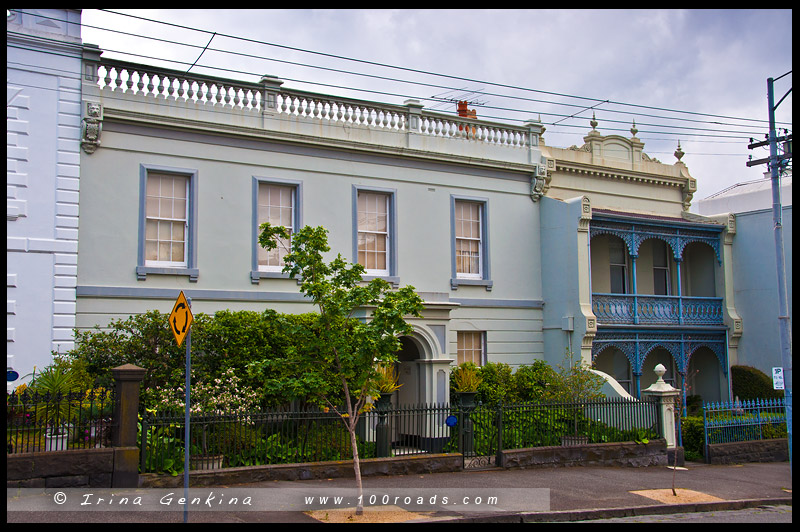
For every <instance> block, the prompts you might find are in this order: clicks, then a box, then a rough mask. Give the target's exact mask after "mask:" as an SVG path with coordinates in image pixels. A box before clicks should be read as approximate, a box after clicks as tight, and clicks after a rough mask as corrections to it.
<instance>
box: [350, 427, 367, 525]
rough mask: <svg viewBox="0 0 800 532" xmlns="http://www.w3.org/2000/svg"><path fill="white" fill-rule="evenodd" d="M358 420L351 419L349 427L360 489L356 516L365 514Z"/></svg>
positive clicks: (357, 485)
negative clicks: (359, 455)
mask: <svg viewBox="0 0 800 532" xmlns="http://www.w3.org/2000/svg"><path fill="white" fill-rule="evenodd" d="M355 421H356V419H355V418H351V419H350V423H348V425H347V430H348V431H349V432H350V445H351V446H352V447H353V470H354V471H355V474H356V488H357V489H358V504H357V505H356V515H361V514H363V513H364V489H363V486H362V485H361V462H360V461H359V459H358V445H357V444H356V423H355Z"/></svg>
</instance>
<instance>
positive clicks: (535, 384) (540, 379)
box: [512, 360, 558, 402]
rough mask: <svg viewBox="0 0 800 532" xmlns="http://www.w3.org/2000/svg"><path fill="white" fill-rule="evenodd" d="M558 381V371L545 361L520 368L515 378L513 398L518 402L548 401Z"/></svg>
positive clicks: (537, 361) (538, 361)
mask: <svg viewBox="0 0 800 532" xmlns="http://www.w3.org/2000/svg"><path fill="white" fill-rule="evenodd" d="M557 380H558V375H557V374H556V371H555V370H554V369H553V368H552V367H551V366H550V364H548V363H547V362H545V361H544V360H536V361H535V362H534V363H533V364H530V365H526V366H520V367H519V368H517V371H516V372H515V373H514V377H513V382H512V385H513V397H514V400H515V401H518V402H528V401H534V402H538V401H547V400H549V399H551V398H552V397H551V390H552V387H553V386H554V385H555V383H556V381H557Z"/></svg>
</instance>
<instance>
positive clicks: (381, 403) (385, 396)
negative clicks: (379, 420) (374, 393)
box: [375, 392, 394, 410]
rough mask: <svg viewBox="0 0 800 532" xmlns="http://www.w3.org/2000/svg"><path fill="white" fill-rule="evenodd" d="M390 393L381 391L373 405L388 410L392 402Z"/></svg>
mask: <svg viewBox="0 0 800 532" xmlns="http://www.w3.org/2000/svg"><path fill="white" fill-rule="evenodd" d="M392 395H394V394H392V393H383V392H381V396H380V397H379V398H378V400H377V401H375V407H376V408H377V409H378V410H388V409H389V407H390V406H391V404H392Z"/></svg>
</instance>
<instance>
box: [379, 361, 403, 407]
mask: <svg viewBox="0 0 800 532" xmlns="http://www.w3.org/2000/svg"><path fill="white" fill-rule="evenodd" d="M399 379H400V376H399V375H398V373H397V369H396V368H395V367H394V364H388V363H384V364H379V365H378V367H377V368H376V374H375V380H374V383H375V388H376V389H377V390H378V393H380V399H378V401H377V405H378V406H379V407H380V406H386V405H388V404H389V400H390V399H391V397H392V394H393V393H394V392H396V391H397V390H398V389H399V388H400V387H401V386H402V384H400V383H399V382H398V381H399Z"/></svg>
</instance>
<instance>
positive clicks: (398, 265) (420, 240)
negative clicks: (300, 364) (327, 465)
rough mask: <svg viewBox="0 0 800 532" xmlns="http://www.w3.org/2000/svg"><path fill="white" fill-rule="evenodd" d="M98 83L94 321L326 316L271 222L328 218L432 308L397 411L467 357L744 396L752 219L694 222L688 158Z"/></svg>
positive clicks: (131, 81)
mask: <svg viewBox="0 0 800 532" xmlns="http://www.w3.org/2000/svg"><path fill="white" fill-rule="evenodd" d="M82 81H83V87H82V100H83V101H82V109H83V112H84V120H87V121H90V122H92V123H94V124H97V125H99V126H100V127H99V128H96V129H95V131H100V132H101V133H100V134H98V135H96V136H94V137H92V138H85V139H83V140H84V147H85V149H84V152H83V153H82V156H81V175H82V188H81V218H80V239H81V240H80V249H79V256H78V286H77V297H78V305H77V317H76V321H77V326H78V327H79V328H90V327H93V326H95V325H100V326H103V325H105V324H107V323H108V322H109V321H110V320H111V319H113V318H123V317H127V316H128V315H130V314H135V313H141V312H145V311H147V310H150V309H155V308H157V309H160V310H161V311H163V312H169V310H170V309H171V307H172V303H173V302H174V300H175V297H176V296H177V294H178V292H179V291H180V290H183V291H184V292H185V293H186V294H187V295H188V296H189V297H190V298H191V299H192V306H193V311H194V312H206V313H213V312H215V311H216V310H220V309H226V308H230V309H232V310H239V309H250V310H258V311H260V310H264V309H265V308H272V309H275V310H278V311H280V312H308V311H311V310H313V309H312V308H311V306H310V304H309V302H308V301H307V300H306V299H304V297H303V295H302V294H300V293H299V291H298V288H297V283H296V282H295V281H293V280H291V279H289V278H287V276H286V275H285V274H283V273H282V272H281V267H282V262H281V261H282V255H281V253H280V252H279V251H276V252H274V253H270V254H268V253H265V252H264V251H263V250H261V249H260V248H259V247H258V246H257V227H258V225H259V224H260V223H262V222H264V221H270V222H272V223H276V224H277V223H279V224H281V225H286V226H287V227H290V228H291V229H292V230H297V229H298V228H300V227H302V226H304V225H312V226H317V225H322V226H324V227H325V228H326V229H328V231H329V243H330V246H331V249H332V252H333V253H334V254H335V253H341V254H342V255H343V256H344V257H346V258H348V259H349V260H351V261H353V262H359V263H361V264H363V265H364V266H365V268H366V270H367V278H372V277H381V278H384V279H386V280H388V281H389V282H390V283H392V284H394V285H395V286H401V285H413V286H414V287H415V289H416V290H417V292H418V293H419V294H420V295H421V296H422V298H423V300H424V301H425V310H424V312H423V317H422V318H418V319H413V320H411V323H412V324H413V327H414V332H413V334H412V335H410V336H409V337H406V338H403V346H404V347H403V350H402V351H401V352H400V354H399V360H400V362H399V370H400V376H401V382H402V383H403V384H404V386H403V387H402V388H400V390H399V391H398V392H397V393H398V397H397V398H396V401H397V402H400V403H404V404H408V403H422V402H427V403H430V402H446V401H447V398H448V390H449V373H450V369H451V367H452V366H453V365H454V364H457V363H460V362H464V361H474V362H476V363H478V364H483V363H486V362H487V361H495V362H504V363H508V364H510V365H511V366H512V367H517V366H519V365H522V364H529V363H532V362H533V361H534V360H537V359H545V360H547V361H548V362H550V363H552V364H556V363H559V362H561V361H562V359H563V356H564V350H565V349H566V348H567V347H572V349H573V351H574V352H576V353H578V352H579V353H580V356H581V357H582V358H583V359H584V360H585V361H586V362H587V363H590V362H594V363H595V365H596V367H597V368H598V369H599V370H601V371H603V372H604V373H606V374H608V375H609V379H610V381H613V383H614V386H615V387H616V388H617V389H618V390H622V389H623V388H625V389H626V390H627V391H628V392H629V393H631V394H633V395H636V394H637V392H638V390H639V389H641V388H643V387H645V385H646V384H647V383H646V382H644V380H642V379H640V378H639V377H640V376H641V375H642V374H643V367H644V364H645V363H646V364H647V365H648V367H650V366H655V364H656V363H657V362H662V363H663V362H666V364H665V365H666V366H667V367H668V368H673V369H672V371H673V373H672V374H671V375H668V377H669V376H671V377H672V378H674V376H675V375H676V374H679V375H686V374H688V372H689V370H690V369H692V368H693V364H694V365H696V366H700V367H701V368H702V371H701V373H700V375H701V377H696V378H698V379H699V380H698V382H700V380H702V379H707V380H708V383H706V382H705V381H702V382H703V384H702V386H701V385H697V386H698V388H700V387H702V389H703V390H707V391H706V392H705V393H707V394H711V396H710V397H709V399H712V396H713V398H714V399H717V398H719V397H727V395H728V394H727V388H728V385H727V377H726V376H727V371H728V367H729V363H730V359H731V358H732V357H735V349H736V340H737V339H738V335H740V334H741V330H742V327H741V321H740V320H738V316H736V313H735V309H734V308H733V300H732V293H730V294H729V291H730V290H729V287H728V284H727V283H728V282H729V275H730V272H729V269H730V257H729V251H730V242H729V240H730V239H731V238H732V236H733V234H734V228H735V225H734V223H733V221H732V220H733V219H732V218H731V219H728V218H727V217H725V218H724V219H719V220H717V219H708V218H703V217H700V216H694V215H689V214H688V213H687V208H688V205H689V202H690V200H691V194H692V192H693V190H694V187H695V182H694V180H693V178H691V176H690V175H689V173H688V170H687V169H686V167H685V165H683V164H682V163H680V162H678V163H676V164H675V165H665V164H661V163H658V162H656V161H652V160H649V158H648V157H647V156H646V155H645V154H644V153H643V152H642V147H643V144H642V143H641V142H640V141H638V139H636V137H635V132H634V136H633V138H623V137H616V136H603V135H602V134H600V133H599V132H598V131H597V130H596V129H595V128H594V127H593V129H592V131H591V132H590V133H589V134H588V135H587V137H586V144H585V145H584V146H583V147H581V148H574V149H559V148H551V147H549V146H546V145H545V144H544V141H543V139H542V134H543V132H544V127H543V126H542V124H541V123H540V122H539V121H537V120H531V121H528V122H526V123H525V124H523V125H522V126H512V125H508V124H503V123H496V122H489V121H485V120H480V119H476V118H471V117H459V116H453V115H448V114H445V113H434V112H430V111H427V110H425V109H424V108H423V106H422V104H420V103H419V102H418V101H415V100H408V101H406V102H405V103H404V104H403V105H390V104H380V103H375V102H368V101H361V100H354V99H347V98H340V97H333V96H327V95H323V94H316V93H309V92H303V91H297V90H292V89H288V88H286V87H284V84H283V82H282V81H281V80H279V79H277V78H274V77H271V76H264V77H262V78H261V80H260V82H259V83H247V82H238V81H234V80H229V79H222V78H213V77H208V76H202V75H187V74H185V73H181V72H177V71H170V70H165V69H159V68H155V67H150V66H146V65H140V64H134V63H126V62H120V61H115V60H106V59H103V58H102V52H101V51H100V50H99V49H92V48H91V47H90V46H87V47H86V48H85V53H84V71H83V80H82ZM625 150H627V152H626V153H625V154H623V153H622V152H623V151H625ZM623 155H624V156H623ZM620 244H621V245H620ZM647 373H648V374H649V373H652V372H647ZM617 381H619V382H618V383H617Z"/></svg>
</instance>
